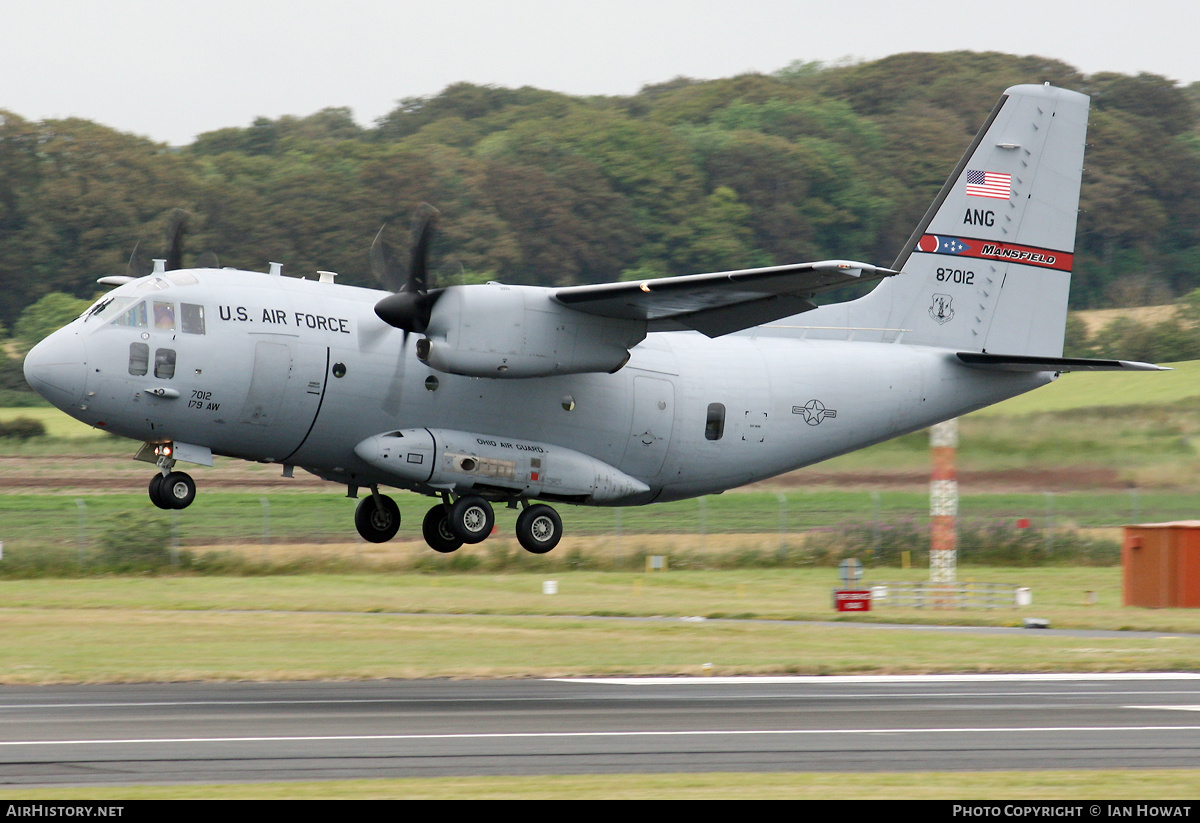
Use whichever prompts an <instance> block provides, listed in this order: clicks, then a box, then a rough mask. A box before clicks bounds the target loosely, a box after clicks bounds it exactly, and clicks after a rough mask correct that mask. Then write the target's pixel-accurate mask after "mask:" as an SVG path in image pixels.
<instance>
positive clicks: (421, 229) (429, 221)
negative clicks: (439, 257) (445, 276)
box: [404, 203, 440, 293]
mask: <svg viewBox="0 0 1200 823" xmlns="http://www.w3.org/2000/svg"><path fill="white" fill-rule="evenodd" d="M439 213H440V212H438V210H437V209H435V208H434V207H433V206H431V205H429V204H428V203H422V204H421V205H420V207H418V209H417V213H416V214H415V215H413V225H412V252H411V255H412V256H411V260H410V262H409V266H408V282H407V283H405V284H404V288H405V291H415V292H420V293H424V292H425V291H426V290H427V289H428V288H429V244H430V241H431V240H432V239H433V224H434V222H435V221H436V220H437V217H438V214H439Z"/></svg>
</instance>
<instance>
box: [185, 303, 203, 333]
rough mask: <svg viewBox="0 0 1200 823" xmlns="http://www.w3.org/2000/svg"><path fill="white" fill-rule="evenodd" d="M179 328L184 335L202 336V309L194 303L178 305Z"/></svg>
mask: <svg viewBox="0 0 1200 823" xmlns="http://www.w3.org/2000/svg"><path fill="white" fill-rule="evenodd" d="M179 326H180V328H181V329H183V331H184V333H185V334H204V307H203V306H199V305H196V304H195V303H180V304H179Z"/></svg>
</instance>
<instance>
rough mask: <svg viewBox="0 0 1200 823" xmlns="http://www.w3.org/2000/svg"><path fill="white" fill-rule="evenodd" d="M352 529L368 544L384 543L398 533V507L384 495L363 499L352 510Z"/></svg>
mask: <svg viewBox="0 0 1200 823" xmlns="http://www.w3.org/2000/svg"><path fill="white" fill-rule="evenodd" d="M376 499H378V501H379V503H378V505H376V502H375V501H376ZM354 528H356V529H358V533H359V534H360V535H362V539H363V540H366V541H367V542H368V543H386V542H388V541H389V540H391V539H392V538H393V537H395V536H396V532H398V531H400V507H399V506H397V505H396V501H395V500H393V499H392V498H390V497H388V496H387V495H386V494H381V495H379V496H378V498H376V496H375V495H371V496H369V497H364V498H363V499H362V500H360V501H358V506H357V507H356V508H355V509H354Z"/></svg>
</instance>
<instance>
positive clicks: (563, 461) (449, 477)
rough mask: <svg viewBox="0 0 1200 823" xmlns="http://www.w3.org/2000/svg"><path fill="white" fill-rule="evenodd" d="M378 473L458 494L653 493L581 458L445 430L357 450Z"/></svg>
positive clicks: (385, 437)
mask: <svg viewBox="0 0 1200 823" xmlns="http://www.w3.org/2000/svg"><path fill="white" fill-rule="evenodd" d="M354 453H355V454H357V455H358V456H359V457H361V458H362V459H363V460H364V461H366V462H367V463H369V464H370V465H371V466H373V467H374V468H376V469H379V470H380V471H383V472H385V473H387V474H390V475H392V476H395V477H398V478H400V479H403V480H406V481H408V482H410V483H416V484H419V485H423V486H431V487H434V488H438V489H446V490H448V491H456V492H459V493H463V492H466V491H468V490H470V489H475V490H476V491H488V490H490V491H493V492H496V493H499V494H501V495H512V496H517V497H527V498H546V499H558V500H568V501H572V502H578V503H612V502H616V501H618V500H622V499H625V498H629V497H634V496H637V495H641V494H645V493H647V492H649V491H650V487H649V486H647V485H646V484H645V483H643V482H641V481H640V480H635V479H634V478H632V477H630V476H629V475H627V474H625V473H624V472H622V471H620V470H619V469H617V468H615V467H613V466H610V465H609V464H607V463H605V462H603V461H601V460H597V459H596V458H594V457H588V456H587V455H586V454H581V453H580V452H577V451H573V450H571V449H566V448H563V447H562V446H554V445H551V444H549V443H537V442H533V441H529V440H513V439H511V438H508V437H491V436H489V435H483V434H473V433H471V432H461V431H451V430H448V429H404V430H402V431H393V432H386V433H385V434H378V435H375V436H374V437H368V438H367V439H366V440H364V441H362V442H361V443H359V444H358V445H357V446H355V447H354Z"/></svg>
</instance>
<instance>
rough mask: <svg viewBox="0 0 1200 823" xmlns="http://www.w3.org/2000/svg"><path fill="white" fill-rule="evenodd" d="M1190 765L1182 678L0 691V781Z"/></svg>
mask: <svg viewBox="0 0 1200 823" xmlns="http://www.w3.org/2000/svg"><path fill="white" fill-rule="evenodd" d="M1197 766H1200V675H1196V674H1177V675H1159V674H1153V675H1042V676H1036V675H993V676H971V675H962V676H933V677H787V678H768V677H763V678H716V677H714V678H697V679H686V678H663V679H658V678H641V679H636V680H620V679H604V680H599V679H597V680H508V681H447V680H422V681H372V682H362V683H284V684H253V683H241V684H150V685H146V684H141V685H131V686H70V687H61V686H54V687H5V688H2V689H0V785H9V786H14V785H23V786H39V785H41V786H47V785H74V786H83V785H102V784H138V783H176V782H204V783H208V782H243V781H263V780H328V779H338V778H371V777H414V776H436V775H478V774H580V773H618V772H692V771H764V772H765V771H850V772H864V771H904V770H975V769H1063V768H1070V769H1097V768H1121V769H1136V768H1149V767H1162V768H1174V767H1197Z"/></svg>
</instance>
